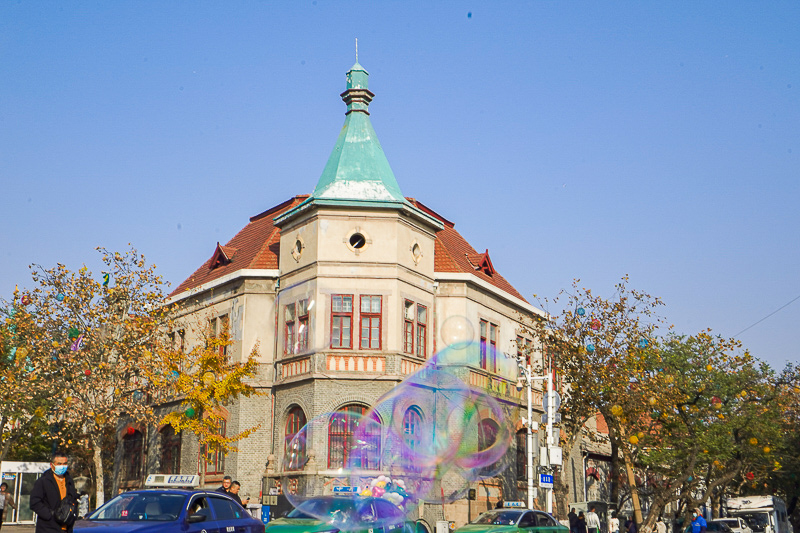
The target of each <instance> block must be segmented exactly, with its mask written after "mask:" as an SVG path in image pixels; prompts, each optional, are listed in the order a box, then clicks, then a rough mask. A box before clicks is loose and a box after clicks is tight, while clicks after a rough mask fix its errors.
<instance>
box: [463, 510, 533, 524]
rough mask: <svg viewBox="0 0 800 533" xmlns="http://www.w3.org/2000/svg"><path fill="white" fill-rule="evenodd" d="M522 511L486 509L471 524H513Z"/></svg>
mask: <svg viewBox="0 0 800 533" xmlns="http://www.w3.org/2000/svg"><path fill="white" fill-rule="evenodd" d="M521 514H522V511H511V510H509V511H506V510H497V511H487V512H485V513H483V514H482V515H480V516H479V517H478V518H476V519H475V520H474V521H473V522H472V523H473V524H491V525H495V526H513V525H514V524H516V523H517V520H519V517H520V515H521Z"/></svg>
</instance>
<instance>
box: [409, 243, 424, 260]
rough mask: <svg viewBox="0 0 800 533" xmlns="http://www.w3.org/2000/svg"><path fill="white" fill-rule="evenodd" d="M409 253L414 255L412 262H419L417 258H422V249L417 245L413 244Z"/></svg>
mask: <svg viewBox="0 0 800 533" xmlns="http://www.w3.org/2000/svg"><path fill="white" fill-rule="evenodd" d="M411 253H412V254H413V255H414V260H416V261H419V258H420V257H422V248H421V247H420V245H419V244H416V243H414V246H413V247H412V248H411Z"/></svg>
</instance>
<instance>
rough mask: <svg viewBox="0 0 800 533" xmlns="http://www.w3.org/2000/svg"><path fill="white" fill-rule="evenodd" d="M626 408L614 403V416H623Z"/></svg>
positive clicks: (612, 408) (612, 410) (612, 409)
mask: <svg viewBox="0 0 800 533" xmlns="http://www.w3.org/2000/svg"><path fill="white" fill-rule="evenodd" d="M623 412H624V410H623V409H622V406H621V405H614V406H612V407H611V414H612V415H614V416H622V413H623Z"/></svg>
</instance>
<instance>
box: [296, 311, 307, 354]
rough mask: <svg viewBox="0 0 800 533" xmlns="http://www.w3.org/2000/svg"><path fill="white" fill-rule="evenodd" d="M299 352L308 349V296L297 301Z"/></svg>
mask: <svg viewBox="0 0 800 533" xmlns="http://www.w3.org/2000/svg"><path fill="white" fill-rule="evenodd" d="M297 323H298V327H297V353H302V352H305V351H307V350H308V298H304V299H302V300H299V301H298V302H297Z"/></svg>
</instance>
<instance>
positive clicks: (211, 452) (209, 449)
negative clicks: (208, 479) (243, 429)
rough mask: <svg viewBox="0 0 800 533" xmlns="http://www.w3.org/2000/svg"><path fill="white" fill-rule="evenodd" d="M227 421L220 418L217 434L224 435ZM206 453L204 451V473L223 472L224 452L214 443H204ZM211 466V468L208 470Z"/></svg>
mask: <svg viewBox="0 0 800 533" xmlns="http://www.w3.org/2000/svg"><path fill="white" fill-rule="evenodd" d="M227 425H228V424H227V421H226V420H224V419H223V420H220V421H219V426H218V427H217V435H219V436H221V437H224V436H225V431H226V429H227ZM205 451H206V453H205V460H204V461H203V463H204V466H203V467H204V468H205V470H206V475H213V474H222V473H223V472H225V454H224V453H223V452H222V450H220V449H219V447H217V446H214V445H208V444H207V445H206V450H205ZM209 467H211V468H212V469H213V470H209Z"/></svg>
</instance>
